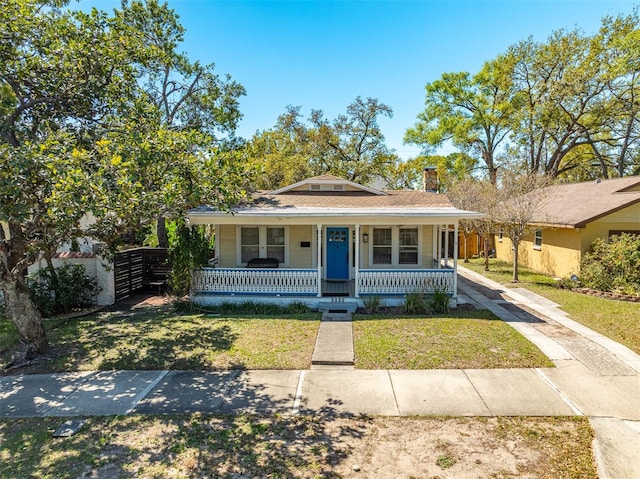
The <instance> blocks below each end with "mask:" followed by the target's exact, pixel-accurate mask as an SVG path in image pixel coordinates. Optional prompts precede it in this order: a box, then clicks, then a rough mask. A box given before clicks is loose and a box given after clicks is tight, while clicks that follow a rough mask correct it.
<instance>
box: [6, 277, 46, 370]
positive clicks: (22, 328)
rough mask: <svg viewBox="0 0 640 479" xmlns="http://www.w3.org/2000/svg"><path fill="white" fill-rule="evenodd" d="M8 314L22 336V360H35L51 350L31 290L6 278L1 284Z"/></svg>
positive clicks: (15, 280) (14, 280)
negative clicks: (30, 293) (30, 294)
mask: <svg viewBox="0 0 640 479" xmlns="http://www.w3.org/2000/svg"><path fill="white" fill-rule="evenodd" d="M0 288H1V289H2V293H3V294H4V303H5V306H6V313H7V316H8V317H9V319H11V320H12V321H13V323H14V324H15V325H16V328H17V329H18V333H19V334H20V342H21V343H22V345H23V348H24V349H23V356H22V359H33V358H35V357H36V356H38V355H40V354H44V353H46V352H47V351H48V350H49V341H48V340H47V335H46V333H45V331H44V326H43V324H42V316H41V315H40V312H39V311H38V310H37V309H36V306H35V304H33V301H32V300H31V297H30V296H29V290H28V289H27V287H26V285H25V284H24V283H23V282H22V281H21V280H19V279H15V278H11V277H9V278H6V279H3V280H2V282H1V283H0Z"/></svg>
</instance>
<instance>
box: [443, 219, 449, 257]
mask: <svg viewBox="0 0 640 479" xmlns="http://www.w3.org/2000/svg"><path fill="white" fill-rule="evenodd" d="M444 267H445V268H448V267H449V224H446V225H444Z"/></svg>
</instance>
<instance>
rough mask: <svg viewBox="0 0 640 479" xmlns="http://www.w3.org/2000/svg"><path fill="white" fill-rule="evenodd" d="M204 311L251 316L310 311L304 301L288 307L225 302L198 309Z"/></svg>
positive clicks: (249, 302)
mask: <svg viewBox="0 0 640 479" xmlns="http://www.w3.org/2000/svg"><path fill="white" fill-rule="evenodd" d="M198 309H200V310H202V311H207V312H214V313H218V314H238V315H243V314H246V315H251V316H278V315H281V314H305V313H308V312H309V311H310V309H309V307H308V306H307V305H306V304H305V303H303V302H302V301H294V302H293V303H291V304H289V305H288V306H281V305H279V304H271V303H261V302H257V301H244V302H242V303H232V302H224V303H220V304H219V305H217V306H212V307H210V308H207V307H204V308H198Z"/></svg>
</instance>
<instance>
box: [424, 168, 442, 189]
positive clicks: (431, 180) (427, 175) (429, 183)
mask: <svg viewBox="0 0 640 479" xmlns="http://www.w3.org/2000/svg"><path fill="white" fill-rule="evenodd" d="M422 188H423V189H424V191H427V192H429V193H437V192H438V170H437V169H436V167H435V166H427V167H425V169H424V171H423V172H422Z"/></svg>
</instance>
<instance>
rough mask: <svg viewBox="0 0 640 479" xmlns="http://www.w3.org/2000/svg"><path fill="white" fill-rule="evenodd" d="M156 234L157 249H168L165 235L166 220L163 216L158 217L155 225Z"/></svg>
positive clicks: (167, 239)
mask: <svg viewBox="0 0 640 479" xmlns="http://www.w3.org/2000/svg"><path fill="white" fill-rule="evenodd" d="M156 234H157V235H158V247H160V248H168V247H169V236H168V235H167V219H166V218H165V217H164V216H159V217H158V221H157V223H156Z"/></svg>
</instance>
